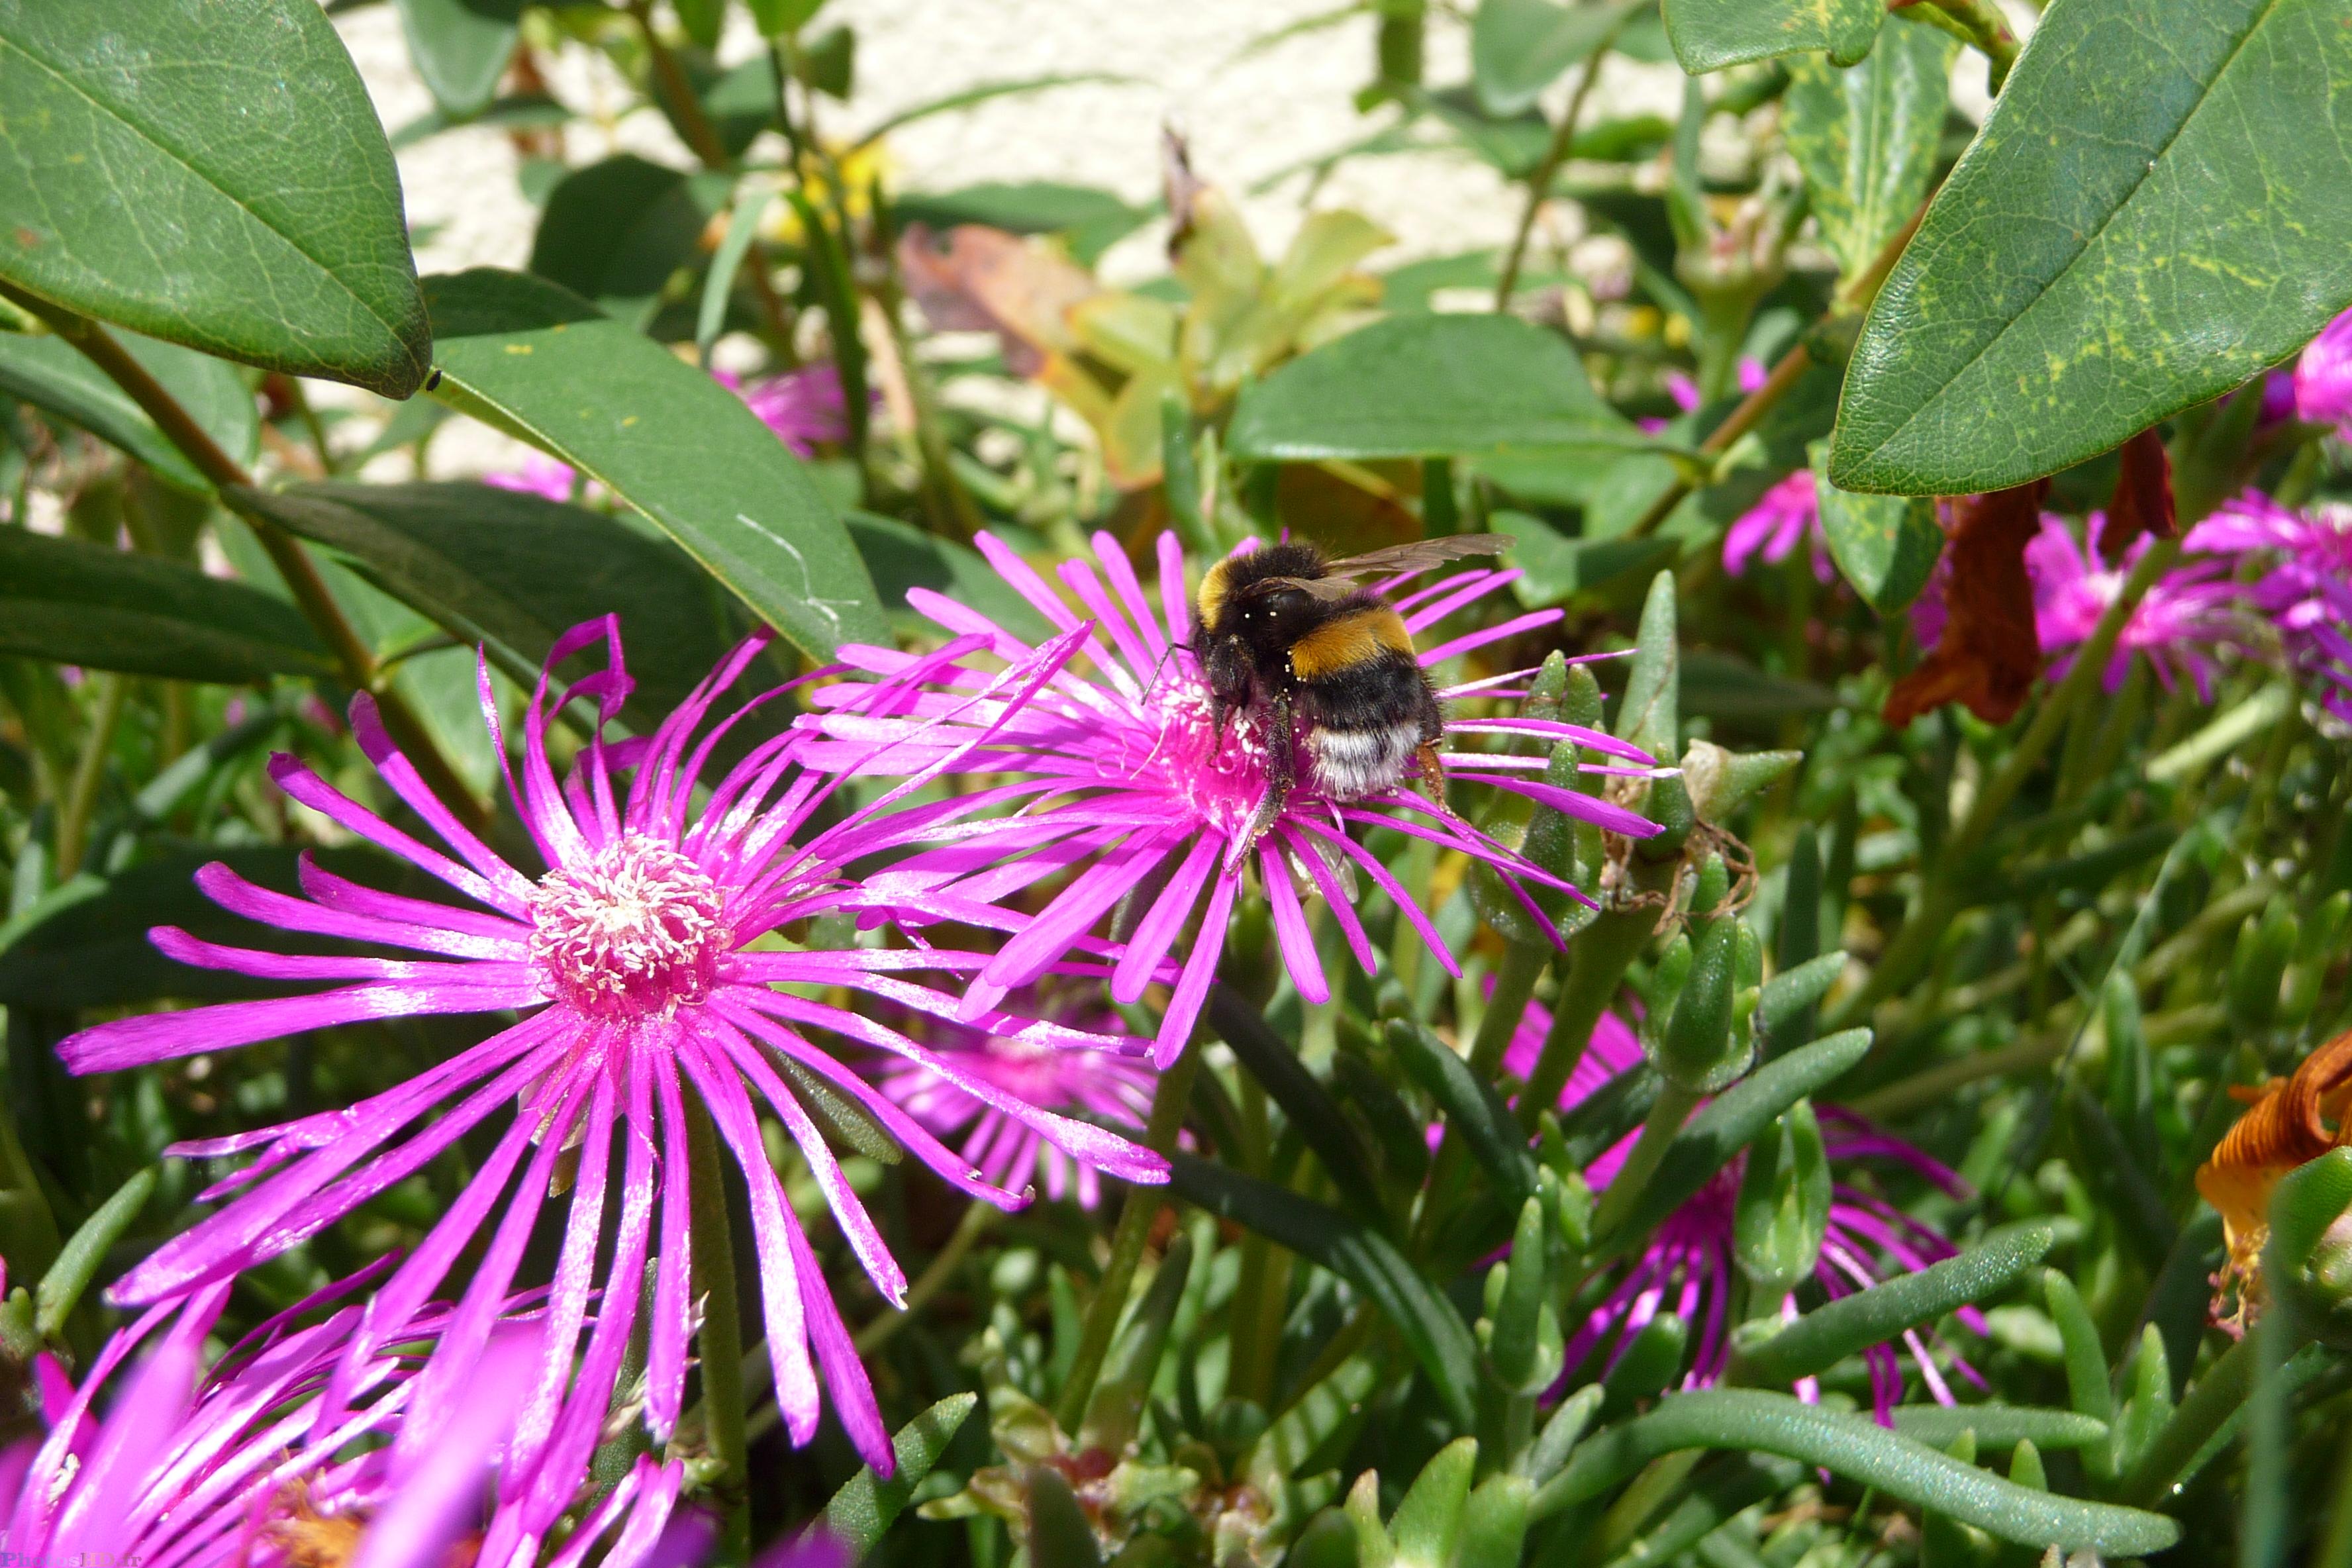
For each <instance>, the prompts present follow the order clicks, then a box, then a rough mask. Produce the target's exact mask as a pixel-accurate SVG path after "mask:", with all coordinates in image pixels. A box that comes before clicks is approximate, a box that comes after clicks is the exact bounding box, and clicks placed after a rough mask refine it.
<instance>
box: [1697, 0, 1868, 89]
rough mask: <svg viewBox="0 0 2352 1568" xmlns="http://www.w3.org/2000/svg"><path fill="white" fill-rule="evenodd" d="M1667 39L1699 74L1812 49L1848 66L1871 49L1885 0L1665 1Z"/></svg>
mask: <svg viewBox="0 0 2352 1568" xmlns="http://www.w3.org/2000/svg"><path fill="white" fill-rule="evenodd" d="M1665 13H1666V38H1667V41H1668V42H1670V43H1672V44H1673V45H1674V49H1675V59H1677V60H1679V61H1680V62H1681V63H1682V68H1683V69H1685V70H1686V71H1689V72H1690V73H1691V74H1692V75H1694V76H1696V75H1697V74H1698V73H1700V72H1702V71H1712V70H1721V69H1722V68H1724V67H1726V66H1736V65H1742V64H1745V63H1746V62H1748V61H1749V60H1762V59H1769V58H1772V57H1773V56H1775V55H1793V54H1799V53H1802V52H1804V51H1807V50H1811V49H1826V50H1827V51H1829V56H1830V58H1832V59H1833V60H1835V61H1836V62H1837V63H1838V64H1840V65H1845V66H1850V65H1852V64H1853V63H1854V62H1855V61H1856V60H1859V59H1861V58H1863V57H1864V55H1867V54H1868V53H1870V46H1871V43H1872V42H1873V40H1874V39H1875V38H1876V37H1878V26H1879V24H1880V23H1882V22H1884V21H1885V19H1886V6H1885V3H1884V0H1665Z"/></svg>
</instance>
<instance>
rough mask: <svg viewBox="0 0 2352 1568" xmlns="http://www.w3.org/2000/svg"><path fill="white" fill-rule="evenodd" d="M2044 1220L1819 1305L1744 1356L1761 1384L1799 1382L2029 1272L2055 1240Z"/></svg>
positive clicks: (2010, 1229)
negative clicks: (1954, 1255) (1882, 1282)
mask: <svg viewBox="0 0 2352 1568" xmlns="http://www.w3.org/2000/svg"><path fill="white" fill-rule="evenodd" d="M2057 1240H2058V1233H2057V1232H2056V1230H2055V1229H2053V1227H2052V1226H2049V1225H2048V1224H2046V1223H2035V1224H2032V1225H2020V1226H2011V1227H2008V1228H2006V1229H2003V1230H2000V1231H1996V1232H1994V1233H1993V1234H1992V1235H1991V1236H1989V1237H1986V1238H1985V1239H1984V1241H1983V1242H1981V1243H1980V1244H1979V1245H1978V1246H1976V1247H1970V1248H1969V1250H1968V1251H1966V1252H1963V1253H1961V1254H1960V1255H1959V1256H1958V1257H1957V1258H1945V1259H1944V1260H1943V1261H1942V1262H1940V1263H1934V1264H1930V1265H1928V1266H1927V1268H1921V1269H1916V1270H1915V1271H1913V1272H1911V1273H1909V1274H1903V1275H1898V1276H1897V1277H1895V1279H1889V1280H1888V1281H1886V1282H1885V1284H1883V1285H1874V1286H1872V1287H1871V1288H1870V1289H1867V1290H1856V1291H1854V1292H1853V1293H1852V1294H1851V1295H1847V1296H1841V1297H1839V1298H1838V1299H1837V1300H1834V1301H1831V1302H1829V1303H1827V1304H1826V1305H1823V1306H1820V1307H1816V1308H1814V1309H1813V1310H1811V1311H1810V1312H1807V1313H1805V1314H1804V1315H1803V1316H1802V1317H1800V1318H1799V1319H1797V1321H1794V1322H1792V1323H1790V1324H1789V1325H1788V1326H1787V1327H1786V1328H1784V1329H1782V1330H1780V1331H1779V1332H1778V1333H1776V1334H1774V1335H1773V1336H1772V1337H1771V1338H1770V1339H1769V1340H1767V1341H1765V1342H1764V1343H1762V1344H1761V1345H1758V1346H1754V1347H1750V1348H1747V1349H1744V1350H1743V1351H1742V1352H1740V1359H1741V1361H1742V1362H1743V1363H1745V1364H1746V1367H1747V1371H1748V1376H1749V1377H1750V1378H1752V1379H1753V1380H1754V1381H1756V1382H1759V1383H1770V1384H1779V1383H1794V1382H1796V1381H1797V1379H1799V1378H1801V1377H1811V1375H1812V1374H1813V1373H1817V1372H1823V1371H1826V1370H1827V1369H1829V1368H1830V1367H1832V1366H1835V1365H1836V1364H1837V1363H1839V1362H1841V1361H1843V1360H1844V1359H1845V1358H1846V1357H1847V1356H1849V1355H1854V1354H1857V1353H1859V1352H1862V1351H1864V1350H1867V1349H1868V1348H1870V1347H1871V1346H1872V1345H1874V1344H1883V1343H1884V1342H1886V1341H1888V1340H1891V1339H1893V1338H1895V1336H1896V1335H1898V1334H1900V1333H1902V1332H1903V1331H1905V1330H1906V1329H1915V1328H1917V1327H1918V1326H1919V1325H1920V1324H1922V1323H1932V1322H1934V1321H1936V1320H1937V1319H1938V1318H1940V1317H1942V1316H1943V1315H1944V1314H1945V1313H1947V1312H1949V1311H1953V1310H1958V1308H1961V1307H1965V1306H1967V1305H1968V1304H1969V1302H1971V1301H1980V1300H1984V1299H1985V1298H1986V1297H1988V1296H1990V1295H1992V1294H1994V1293H1995V1292H1997V1291H2000V1290H2003V1289H2007V1288H2008V1287H2009V1286H2011V1284H2013V1283H2015V1282H2016V1281H2017V1280H2019V1279H2022V1278H2024V1276H2025V1273H2026V1271H2027V1270H2028V1269H2030V1268H2032V1267H2033V1266H2034V1265H2035V1264H2038V1263H2040V1262H2041V1261H2042V1258H2044V1257H2046V1256H2047V1255H2048V1254H2049V1251H2050V1248H2051V1247H2053V1246H2055V1245H2056V1244H2057Z"/></svg>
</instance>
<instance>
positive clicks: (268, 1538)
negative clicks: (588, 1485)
mask: <svg viewBox="0 0 2352 1568" xmlns="http://www.w3.org/2000/svg"><path fill="white" fill-rule="evenodd" d="M382 1271H383V1270H382V1268H381V1267H380V1266H379V1267H378V1268H373V1269H372V1270H370V1271H369V1272H370V1274H380V1273H382ZM367 1283H368V1276H366V1275H363V1276H362V1277H360V1278H357V1279H351V1280H346V1281H344V1282H342V1283H341V1284H339V1285H336V1286H332V1287H330V1288H329V1289H326V1290H323V1291H320V1292H319V1293H318V1294H317V1295H315V1296H312V1297H311V1298H310V1299H309V1300H305V1301H303V1302H301V1303H300V1304H299V1305H297V1306H296V1307H293V1308H291V1309H289V1310H288V1311H286V1312H284V1313H281V1314H279V1315H278V1317H276V1318H274V1319H272V1320H270V1321H268V1323H265V1324H264V1325H262V1327H261V1328H259V1329H257V1330H256V1331H254V1332H253V1333H252V1334H250V1335H248V1336H247V1338H246V1339H245V1340H244V1341H242V1342H239V1343H238V1344H236V1345H235V1346H233V1347H232V1348H231V1349H229V1350H228V1351H227V1352H226V1353H225V1354H223V1355H222V1356H221V1357H220V1358H219V1360H218V1361H217V1362H215V1363H214V1365H213V1366H212V1368H211V1369H210V1371H209V1372H205V1373H202V1375H199V1366H200V1358H201V1355H202V1351H203V1346H204V1343H205V1335H206V1334H207V1333H208V1332H210V1331H211V1330H212V1328H213V1326H214V1324H215V1322H216V1321H218V1320H219V1317H220V1314H221V1308H222V1306H223V1304H224V1303H225V1302H226V1300H227V1298H228V1289H229V1288H228V1286H227V1285H226V1283H222V1284H216V1285H210V1286H206V1287H204V1288H203V1289H199V1290H197V1291H195V1292H194V1293H193V1294H192V1295H190V1296H188V1297H186V1298H184V1300H180V1301H178V1302H175V1303H173V1304H170V1305H166V1306H161V1307H156V1308H152V1309H151V1310H148V1311H147V1312H146V1313H144V1314H142V1316H141V1317H140V1318H139V1320H138V1321H136V1322H134V1323H132V1324H131V1326H130V1327H128V1328H126V1329H124V1330H122V1331H120V1332H118V1333H116V1334H115V1335H114V1336H113V1337H112V1338H111V1339H110V1340H109V1341H108V1342H107V1343H106V1345H105V1347H104V1348H103V1349H102V1350H101V1351H100V1353H99V1356H98V1358H97V1360H96V1361H95V1362H94V1363H92V1364H91V1366H90V1370H89V1375H88V1376H87V1377H85V1378H84V1379H83V1380H82V1383H81V1386H80V1387H79V1389H77V1388H75V1387H73V1386H72V1385H70V1384H68V1382H67V1380H66V1377H65V1374H64V1373H63V1372H62V1371H60V1370H59V1368H58V1364H57V1363H55V1362H54V1361H52V1360H50V1359H49V1357H48V1356H47V1354H46V1352H45V1353H43V1354H42V1355H41V1356H39V1357H38V1358H37V1361H36V1363H35V1366H34V1381H35V1383H36V1384H37V1388H38V1391H39V1394H40V1398H41V1404H42V1406H43V1410H44V1414H45V1415H46V1417H47V1421H46V1425H47V1436H46V1437H44V1438H40V1439H36V1440H28V1441H26V1442H25V1443H22V1444H20V1445H18V1446H16V1447H14V1448H12V1449H9V1450H8V1451H6V1452H5V1453H0V1541H5V1542H6V1545H7V1549H8V1552H9V1553H10V1557H11V1561H14V1562H19V1563H39V1562H44V1561H49V1562H58V1563H67V1562H82V1563H141V1564H142V1568H299V1565H301V1564H306V1563H318V1562H321V1561H341V1560H343V1559H345V1558H346V1557H347V1556H349V1554H350V1549H351V1547H352V1545H353V1544H356V1546H357V1549H358V1550H357V1554H356V1557H355V1558H352V1561H354V1562H355V1563H356V1568H439V1565H440V1564H441V1563H443V1562H444V1561H445V1559H446V1552H447V1551H448V1550H449V1549H450V1547H451V1546H452V1545H453V1544H455V1543H456V1542H457V1540H458V1539H459V1537H461V1536H462V1535H464V1534H466V1533H467V1532H469V1531H482V1530H483V1529H484V1528H485V1525H486V1523H487V1534H485V1535H484V1536H483V1538H482V1542H481V1549H480V1550H479V1552H478V1553H477V1554H476V1555H475V1556H474V1557H473V1559H472V1561H473V1562H475V1563H477V1564H478V1568H524V1565H527V1564H529V1563H531V1562H533V1561H534V1560H535V1555H536V1547H537V1542H524V1541H522V1540H520V1538H519V1537H518V1535H517V1534H516V1531H514V1529H513V1528H512V1524H513V1520H512V1517H511V1515H510V1513H509V1512H507V1511H504V1510H491V1516H490V1517H489V1519H488V1521H485V1518H484V1507H483V1500H484V1495H485V1487H484V1481H485V1479H486V1477H487V1475H488V1472H489V1471H490V1470H492V1469H493V1468H501V1469H504V1468H508V1467H507V1466H506V1465H505V1463H504V1461H505V1459H506V1458H507V1453H506V1450H507V1447H508V1440H509V1435H510V1433H511V1430H512V1428H513V1426H514V1420H515V1413H516V1411H517V1409H518V1407H519V1406H520V1403H521V1401H522V1398H523V1396H524V1394H525V1393H526V1392H527V1390H528V1388H529V1385H530V1377H531V1373H532V1369H533V1365H534V1363H535V1362H536V1361H537V1359H538V1344H537V1341H538V1339H539V1335H540V1329H539V1325H538V1323H537V1322H536V1321H533V1320H532V1319H531V1318H530V1316H529V1315H528V1314H527V1313H523V1312H520V1311H515V1310H510V1311H509V1312H508V1313H507V1314H505V1315H503V1316H502V1318H501V1320H500V1322H499V1327H498V1330H497V1331H496V1333H495V1334H494V1335H493V1337H492V1339H491V1341H490V1342H489V1344H488V1348H487V1349H486V1351H485V1352H484V1354H483V1355H482V1357H481V1358H480V1360H479V1362H478V1366H477V1369H476V1373H475V1376H474V1381H473V1384H472V1388H471V1395H472V1396H471V1397H470V1398H469V1399H467V1401H466V1402H464V1403H463V1404H460V1405H456V1406H454V1407H451V1408H449V1409H447V1410H446V1412H444V1414H443V1418H442V1419H440V1420H438V1421H434V1422H425V1421H423V1420H419V1419H417V1418H416V1417H415V1410H414V1395H415V1393H416V1386H417V1385H416V1378H415V1372H416V1363H415V1358H414V1357H413V1356H411V1355H408V1354H406V1353H404V1352H405V1349H406V1347H405V1346H404V1347H402V1348H401V1350H399V1351H395V1350H394V1349H387V1348H383V1347H378V1348H376V1349H375V1350H373V1351H371V1352H369V1353H368V1354H367V1355H366V1356H365V1357H364V1358H363V1359H362V1362H361V1363H359V1367H358V1370H357V1372H356V1373H353V1374H352V1375H349V1376H347V1377H345V1378H343V1380H342V1381H341V1384H340V1385H339V1386H335V1387H333V1388H331V1387H330V1385H331V1384H332V1383H333V1382H334V1380H335V1378H336V1376H337V1374H338V1373H339V1372H340V1371H341V1368H342V1367H343V1364H344V1358H345V1356H346V1354H347V1353H348V1352H349V1350H350V1348H351V1345H352V1334H353V1331H354V1330H355V1329H356V1328H357V1326H358V1323H359V1321H360V1318H361V1315H362V1313H361V1309H360V1308H359V1307H357V1306H355V1305H349V1304H344V1300H345V1298H348V1297H350V1296H351V1295H352V1293H353V1292H354V1291H356V1290H357V1289H360V1288H362V1287H363V1286H364V1285H365V1284H367ZM447 1320H448V1315H447V1311H446V1308H443V1307H440V1306H437V1305H436V1306H435V1307H433V1308H430V1309H428V1310H426V1311H425V1313H423V1314H421V1315H420V1316H419V1317H418V1318H416V1319H415V1320H414V1321H412V1322H411V1323H410V1324H409V1325H408V1328H407V1330H406V1332H405V1333H404V1339H406V1340H408V1341H417V1340H423V1339H428V1338H430V1337H432V1336H434V1335H436V1334H438V1333H440V1332H442V1331H445V1330H446V1328H447V1326H448V1321H447ZM100 1394H106V1395H108V1396H109V1397H110V1408H108V1409H107V1410H106V1411H105V1413H104V1415H103V1416H102V1417H101V1416H100V1415H99V1412H98V1407H97V1400H98V1397H99V1396H100ZM386 1437H389V1438H391V1439H392V1440H391V1442H390V1444H389V1446H383V1439H385V1438H386ZM682 1476H683V1470H682V1468H681V1467H680V1466H679V1465H677V1464H675V1463H673V1464H670V1465H667V1466H663V1465H656V1464H655V1463H654V1461H653V1460H652V1459H650V1458H643V1459H640V1460H639V1461H638V1462H637V1465H636V1467H635V1469H633V1470H632V1471H631V1472H630V1473H629V1474H628V1475H627V1476H625V1478H624V1479H622V1480H621V1482H620V1483H619V1484H618V1486H616V1487H615V1488H614V1492H613V1495H612V1497H611V1498H610V1499H608V1500H606V1502H605V1504H604V1507H603V1508H602V1509H601V1510H599V1513H598V1516H597V1517H596V1518H595V1519H594V1520H592V1521H588V1524H587V1526H586V1527H585V1528H583V1531H582V1532H581V1534H580V1535H578V1536H575V1537H574V1539H573V1541H572V1543H571V1544H569V1545H568V1546H567V1548H566V1550H565V1553H564V1557H563V1559H562V1561H564V1562H566V1563H573V1564H576V1563H579V1562H580V1561H581V1560H582V1559H583V1557H584V1556H585V1554H586V1552H588V1550H589V1549H590V1548H591V1547H592V1546H593V1545H595V1544H596V1543H597V1542H600V1541H603V1540H604V1539H605V1538H606V1537H607V1536H610V1535H612V1534H613V1530H614V1526H615V1525H619V1526H620V1530H619V1533H618V1535H617V1537H616V1538H614V1539H613V1540H612V1542H611V1546H612V1550H611V1552H610V1553H609V1554H608V1555H607V1556H606V1557H605V1558H604V1562H605V1563H607V1564H609V1565H612V1568H627V1565H630V1564H635V1563H642V1562H644V1561H645V1558H646V1551H647V1549H648V1548H649V1547H651V1546H652V1545H653V1544H654V1542H656V1540H658V1539H659V1538H660V1537H661V1534H662V1531H663V1529H664V1526H665V1524H666V1522H667V1520H668V1517H669V1514H670V1510H671V1508H672V1505H673V1504H674V1502H675V1501H676V1499H677V1489H678V1485H679V1482H680V1480H681V1479H682ZM329 1548H334V1549H335V1550H331V1551H330V1550H327V1549H329Z"/></svg>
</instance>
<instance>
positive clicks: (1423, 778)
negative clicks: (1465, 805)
mask: <svg viewBox="0 0 2352 1568" xmlns="http://www.w3.org/2000/svg"><path fill="white" fill-rule="evenodd" d="M1413 755H1414V756H1415V757H1416V758H1418V759H1420V763H1421V773H1420V774H1419V776H1418V777H1417V778H1415V779H1414V781H1413V785H1414V787H1415V788H1416V789H1418V790H1420V791H1421V793H1422V794H1423V795H1426V796H1428V797H1429V804H1430V805H1433V806H1435V807H1437V809H1438V810H1439V811H1441V812H1443V813H1444V814H1445V815H1446V816H1453V815H1454V808H1453V807H1452V806H1450V805H1446V804H1445V764H1444V763H1443V762H1441V761H1439V760H1438V755H1437V742H1435V741H1434V740H1429V741H1423V742H1422V743H1421V746H1420V749H1419V750H1417V751H1415V752H1413Z"/></svg>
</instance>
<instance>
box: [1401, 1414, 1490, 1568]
mask: <svg viewBox="0 0 2352 1568" xmlns="http://www.w3.org/2000/svg"><path fill="white" fill-rule="evenodd" d="M1477 1468H1478V1439H1477V1438H1475V1437H1456V1438H1455V1439H1454V1441H1452V1442H1451V1443H1448V1444H1446V1445H1445V1447H1443V1448H1440V1449H1439V1450H1437V1452H1436V1454H1434V1455H1433V1456H1432V1458H1430V1461H1429V1463H1427V1464H1426V1465H1423V1467H1422V1468H1421V1474H1420V1476H1419V1477H1417V1478H1416V1479H1414V1481H1413V1483H1412V1488H1411V1489H1408V1490H1407V1491H1406V1492H1405V1494H1404V1500H1403V1501H1402V1502H1401V1503H1399V1504H1397V1510H1396V1516H1395V1517H1394V1518H1392V1519H1391V1520H1390V1521H1389V1535H1390V1536H1391V1539H1393V1540H1394V1541H1395V1542H1396V1560H1397V1563H1398V1568H1447V1565H1448V1564H1449V1563H1452V1562H1453V1561H1454V1547H1455V1545H1456V1544H1457V1543H1458V1542H1460V1541H1461V1539H1462V1523H1463V1521H1462V1514H1463V1510H1464V1507H1465V1505H1466V1504H1467V1503H1468V1502H1469V1500H1470V1478H1471V1477H1472V1476H1473V1475H1475V1473H1476V1472H1477Z"/></svg>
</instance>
